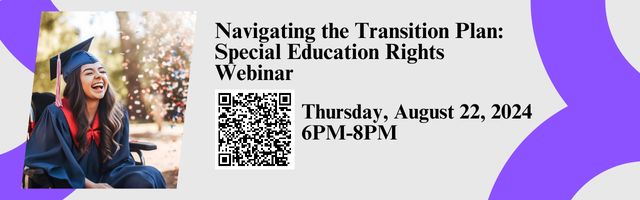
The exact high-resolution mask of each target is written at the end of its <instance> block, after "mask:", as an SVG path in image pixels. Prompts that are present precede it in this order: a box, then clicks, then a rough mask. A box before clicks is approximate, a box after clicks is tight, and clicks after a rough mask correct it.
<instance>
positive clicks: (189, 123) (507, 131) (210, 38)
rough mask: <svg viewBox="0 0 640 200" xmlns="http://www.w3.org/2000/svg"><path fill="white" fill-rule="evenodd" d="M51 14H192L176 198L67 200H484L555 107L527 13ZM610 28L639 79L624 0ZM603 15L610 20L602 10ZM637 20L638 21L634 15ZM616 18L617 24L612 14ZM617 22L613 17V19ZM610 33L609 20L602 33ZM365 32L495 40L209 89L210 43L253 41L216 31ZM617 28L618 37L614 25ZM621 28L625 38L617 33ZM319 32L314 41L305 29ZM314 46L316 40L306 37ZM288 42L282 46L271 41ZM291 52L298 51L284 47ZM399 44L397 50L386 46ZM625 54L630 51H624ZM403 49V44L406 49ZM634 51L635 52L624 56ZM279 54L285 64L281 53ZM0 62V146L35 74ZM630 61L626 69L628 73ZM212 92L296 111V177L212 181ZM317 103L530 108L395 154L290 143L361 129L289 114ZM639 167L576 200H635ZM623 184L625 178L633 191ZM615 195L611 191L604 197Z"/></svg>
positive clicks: (426, 129) (292, 64)
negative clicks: (282, 99) (529, 115)
mask: <svg viewBox="0 0 640 200" xmlns="http://www.w3.org/2000/svg"><path fill="white" fill-rule="evenodd" d="M80 2H81V1H54V4H55V5H56V7H57V8H58V9H60V10H65V11H80V10H82V11H85V10H86V11H94V10H95V11H97V10H109V11H113V10H130V11H140V10H150V11H162V10H167V11H191V10H195V11H198V17H197V26H196V37H195V45H194V48H195V49H194V55H193V62H192V69H191V80H190V81H191V82H190V83H191V84H190V87H189V90H190V94H189V99H188V114H187V115H186V121H185V130H184V131H185V132H184V137H183V149H182V155H181V158H182V160H181V164H180V176H179V183H178V189H176V190H117V191H99V190H79V191H75V192H74V193H73V194H72V195H71V196H69V199H85V198H91V199H112V198H114V197H123V196H124V195H130V196H129V197H131V198H134V197H135V198H141V197H144V198H149V199H151V198H157V199H179V198H185V197H188V198H206V199H227V198H234V199H253V198H269V199H276V198H285V199H301V198H305V199H308V198H310V199H327V198H336V199H354V198H357V199H370V198H373V199H487V198H488V196H489V194H490V191H491V188H492V186H493V183H494V181H495V179H496V178H497V176H498V174H499V173H500V170H501V169H502V166H503V165H504V164H505V162H506V161H507V159H508V158H509V156H510V155H511V153H512V152H513V150H515V148H516V147H517V146H518V145H519V144H520V142H521V141H522V140H523V139H524V138H525V137H526V136H527V135H528V134H529V133H530V132H531V131H532V130H534V129H535V128H536V127H537V126H538V125H539V124H540V123H542V122H543V121H544V120H546V119H547V118H548V117H550V116H551V115H553V114H554V113H556V112H557V111H559V110H560V109H562V108H563V107H565V104H564V102H563V101H562V99H561V98H560V96H559V95H558V94H557V92H556V91H555V89H554V88H553V85H552V84H551V82H550V80H549V78H548V76H547V74H546V72H545V69H544V67H543V65H542V63H541V61H540V57H539V55H538V52H537V49H536V44H535V41H534V36H533V30H532V27H531V15H530V2H529V1H482V2H479V1H447V2H443V1H406V2H405V1H392V2H381V3H373V2H368V1H366V2H346V1H321V2H308V3H304V2H298V1H291V2H273V3H267V2H240V1H220V2H213V1H190V0H182V1H131V0H127V1H124V0H123V1H119V0H109V1H95V2H90V3H88V2H86V1H83V2H82V3H80ZM607 6H608V8H607V9H608V12H609V16H610V19H609V20H610V24H611V26H612V30H613V33H614V37H615V39H616V42H617V43H618V44H621V43H622V44H626V45H624V47H622V46H623V45H620V46H621V50H622V51H623V53H624V54H625V56H627V58H629V57H630V56H631V55H635V58H631V59H629V60H630V62H631V63H632V64H634V65H635V66H636V67H638V64H636V63H637V61H636V60H638V56H637V55H639V54H638V49H637V47H638V45H637V44H638V39H637V38H633V37H632V36H631V35H632V34H633V33H637V28H636V26H631V25H629V24H632V23H634V22H635V20H632V19H638V15H637V13H636V14H634V13H633V10H634V9H633V8H634V7H635V8H638V7H637V5H631V3H629V1H627V2H624V1H616V2H608V3H607ZM612 9H613V11H612ZM635 10H637V9H635ZM612 13H616V14H612ZM617 13H620V14H617ZM612 20H613V21H612ZM362 21H366V22H370V23H371V24H372V25H377V26H403V25H407V24H408V23H409V22H414V23H421V22H427V23H429V24H431V25H434V26H448V27H450V29H451V31H453V30H454V29H453V28H454V23H455V22H476V24H477V25H480V26H501V27H503V28H504V31H503V32H502V34H503V35H504V38H503V39H500V40H473V39H464V40H456V39H448V40H428V39H427V40H421V41H417V40H412V41H405V42H406V43H408V44H416V43H418V42H422V43H423V44H427V45H431V44H433V45H436V46H439V47H444V48H445V49H446V50H445V54H446V58H445V59H444V60H441V61H430V60H421V61H419V62H418V64H415V65H408V64H406V62H404V61H402V60H377V61H376V60H374V61H331V60H329V61H327V60H322V61H289V60H279V61H238V63H239V64H255V65H257V64H263V65H264V66H265V67H266V68H293V69H294V70H295V73H294V74H293V75H294V76H293V81H289V82H241V81H220V80H219V78H218V75H217V71H216V69H215V66H214V64H218V63H221V62H219V61H216V60H214V59H213V58H214V53H215V49H214V46H215V44H217V43H219V42H227V43H229V45H230V46H233V47H241V46H246V47H255V46H257V45H258V42H257V41H256V40H253V39H243V40H219V39H215V31H216V29H215V22H232V23H233V24H234V25H238V26H250V25H252V23H253V22H258V23H259V25H265V26H281V25H282V24H285V23H288V22H293V23H294V24H295V25H300V26H314V27H321V26H322V25H323V24H325V23H328V22H334V24H336V25H339V26H346V27H349V29H350V30H351V32H352V37H350V38H349V39H346V40H323V39H318V40H317V41H316V43H314V45H315V46H325V47H343V46H346V45H350V44H351V43H354V42H356V43H357V44H358V46H360V47H365V46H372V47H379V48H380V49H381V50H383V49H384V48H383V45H384V43H385V42H386V41H383V40H377V39H375V40H358V39H356V38H355V36H353V34H355V29H354V27H353V23H354V22H362ZM625 23H626V26H627V27H624V26H623V25H624V24H625ZM629 28H632V29H636V30H629ZM316 31H319V30H316ZM316 36H319V32H316ZM273 42H280V43H286V42H288V41H284V40H280V41H276V40H274V41H271V42H269V44H272V43H273ZM291 42H300V43H302V42H303V41H302V40H298V41H291ZM393 42H400V41H393ZM629 44H635V45H629ZM410 46H411V45H410ZM634 52H635V53H634ZM283 53H284V52H283ZM0 59H1V60H2V61H3V63H4V64H5V65H6V66H7V67H5V70H7V71H6V72H7V73H5V77H6V78H5V79H2V80H0V81H2V83H3V84H4V85H11V86H15V87H6V88H5V90H6V91H5V94H11V95H12V98H3V100H2V104H3V105H7V106H4V108H3V109H4V112H6V113H24V116H23V117H20V115H19V114H18V115H15V116H14V115H4V116H3V118H2V120H1V122H2V123H3V125H4V126H3V127H5V129H6V132H7V133H19V132H24V126H16V124H24V121H25V119H26V118H27V116H28V115H27V112H28V106H29V104H28V102H29V96H30V95H29V93H30V92H31V84H32V83H33V74H32V73H31V72H30V71H28V70H27V69H26V68H24V67H18V66H21V64H20V63H19V62H18V61H17V60H16V59H15V58H14V57H13V56H12V55H11V54H10V53H9V52H8V51H7V50H6V48H5V47H4V46H3V47H2V48H0ZM634 62H635V63H634ZM215 89H293V90H295V94H296V95H295V101H296V106H297V107H296V146H295V150H296V168H295V170H283V171H228V170H225V171H220V170H218V171H214V170H213V166H214V164H215V162H216V158H215V157H213V149H212V148H214V146H213V145H212V144H213V143H214V140H215V138H216V136H215V129H214V127H212V124H214V121H215V116H214V115H213V112H214V110H213V106H212V105H213V102H214V101H215V100H216V97H215V96H214V92H213V91H214V90H215ZM303 103H318V104H321V105H323V106H327V107H353V106H355V104H357V103H361V104H363V106H368V107H380V108H384V111H383V112H384V114H387V115H389V116H390V117H391V116H393V115H394V114H395V111H396V110H395V109H397V107H398V105H399V104H403V105H404V106H405V107H445V106H446V107H448V106H449V105H453V106H454V108H456V110H457V112H456V113H457V114H456V117H458V116H459V115H460V113H461V112H460V111H461V109H460V108H459V105H460V104H462V103H467V104H473V103H476V104H479V105H480V106H481V112H482V114H484V115H486V116H490V115H491V114H492V112H491V111H492V109H491V108H490V106H491V105H492V104H494V103H498V104H503V103H510V104H514V103H519V104H532V105H533V110H532V111H533V119H531V120H498V121H495V120H493V121H492V120H487V121H485V122H484V123H480V122H476V121H465V120H458V119H455V120H446V121H445V120H440V121H435V120H434V121H431V122H429V123H428V124H421V123H418V122H417V121H413V120H406V121H393V120H390V121H389V122H387V123H385V124H386V125H389V124H398V138H399V140H398V141H353V140H349V141H305V140H303V139H302V138H301V137H300V132H301V130H302V128H303V127H304V126H306V125H308V124H324V123H327V124H335V125H338V124H347V125H352V124H366V123H369V122H365V121H354V120H349V121H329V120H325V121H323V120H304V119H303V116H304V115H303V114H304V113H303V112H302V109H301V108H300V105H301V104H303ZM5 136H6V138H5V139H4V140H0V152H5V151H8V150H10V149H12V148H13V147H15V146H17V145H19V144H20V143H22V142H24V136H23V135H21V134H5ZM638 170H640V164H638V163H631V164H627V165H623V166H619V167H616V168H614V169H612V170H609V171H607V172H605V173H603V174H601V175H600V176H598V177H596V178H594V179H593V180H592V181H591V182H590V183H588V184H587V185H586V186H585V187H584V188H583V190H581V191H580V192H579V193H578V195H577V196H576V199H578V198H579V199H590V198H596V197H598V195H600V196H599V197H610V196H611V195H612V194H616V195H620V196H619V197H624V198H632V199H633V198H636V199H637V198H639V197H640V194H639V193H638V192H633V191H637V190H634V189H633V188H638V187H639V186H640V182H638V181H637V180H638V177H640V175H638ZM634 177H635V178H634ZM616 186H619V187H616Z"/></svg>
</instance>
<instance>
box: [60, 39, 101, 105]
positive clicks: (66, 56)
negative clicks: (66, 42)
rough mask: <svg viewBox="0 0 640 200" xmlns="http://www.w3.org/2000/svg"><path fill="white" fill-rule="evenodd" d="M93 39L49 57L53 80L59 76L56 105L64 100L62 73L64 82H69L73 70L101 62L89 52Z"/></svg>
mask: <svg viewBox="0 0 640 200" xmlns="http://www.w3.org/2000/svg"><path fill="white" fill-rule="evenodd" d="M92 41H93V37H91V38H89V39H87V40H85V41H83V42H81V43H80V44H77V45H76V46H73V47H71V48H70V49H67V50H66V51H64V52H62V53H58V55H57V56H54V57H52V58H51V59H49V67H50V69H51V70H50V74H51V80H53V79H55V78H58V80H57V81H56V101H55V104H56V106H58V107H62V101H61V99H60V98H61V97H60V78H59V77H60V75H63V76H64V82H67V78H69V75H71V72H73V71H74V70H76V69H77V68H78V67H80V66H82V65H86V64H91V63H96V62H99V60H98V58H96V57H95V56H94V55H93V54H91V53H89V52H87V51H89V47H91V42H92Z"/></svg>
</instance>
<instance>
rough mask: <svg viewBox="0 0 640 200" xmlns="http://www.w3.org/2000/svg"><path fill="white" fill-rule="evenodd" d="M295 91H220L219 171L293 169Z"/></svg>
mask: <svg viewBox="0 0 640 200" xmlns="http://www.w3.org/2000/svg"><path fill="white" fill-rule="evenodd" d="M292 94H293V91H248V92H247V91H217V92H216V95H217V97H218V101H217V104H216V110H217V113H216V114H217V115H218V116H217V125H218V126H217V128H218V129H217V133H218V134H217V135H218V138H217V139H218V141H217V145H218V146H217V152H216V153H217V156H218V164H217V166H216V168H222V169H223V168H257V169H261V168H283V169H293V161H294V160H293V159H294V156H293V142H294V135H293V133H294V131H295V130H294V129H293V119H294V118H293V114H294V106H293V98H292Z"/></svg>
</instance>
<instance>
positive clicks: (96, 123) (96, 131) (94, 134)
mask: <svg viewBox="0 0 640 200" xmlns="http://www.w3.org/2000/svg"><path fill="white" fill-rule="evenodd" d="M60 109H62V112H63V113H64V117H65V118H67V123H68V124H69V129H70V131H71V136H72V137H73V143H74V144H75V145H76V147H78V148H80V143H78V140H77V138H76V136H77V135H78V124H77V123H76V119H75V118H74V117H73V113H72V112H71V106H69V100H68V99H67V98H63V99H62V107H61V108H60ZM91 138H93V141H95V142H96V146H99V145H100V120H98V113H97V112H96V117H95V119H93V125H92V126H90V127H89V129H88V130H87V148H89V144H91Z"/></svg>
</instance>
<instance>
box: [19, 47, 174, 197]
mask: <svg viewBox="0 0 640 200" xmlns="http://www.w3.org/2000/svg"><path fill="white" fill-rule="evenodd" d="M92 39H93V38H90V39H88V40H86V41H84V42H82V43H80V44H78V45H76V46H74V47H72V48H71V49H69V50H67V51H65V52H63V53H62V54H59V55H58V56H55V57H53V58H51V72H52V73H51V77H52V79H54V78H58V81H57V82H58V84H57V86H56V102H55V103H53V104H51V105H49V106H48V107H47V108H46V109H45V110H44V111H43V113H42V115H41V117H40V119H38V120H37V123H36V125H35V127H34V129H33V132H32V133H31V136H30V139H29V142H27V149H26V154H25V165H27V166H29V167H36V168H43V169H44V170H45V171H47V173H48V174H49V176H51V177H52V178H53V184H54V185H56V186H57V187H72V188H165V187H166V185H165V180H164V178H163V177H162V174H161V173H160V172H159V171H158V170H157V169H156V168H154V167H151V166H139V165H138V166H136V165H135V164H134V160H133V158H132V157H131V154H130V153H129V119H128V118H129V117H128V114H127V112H126V110H125V109H124V108H123V107H122V106H121V105H120V104H119V103H118V102H117V101H116V97H115V92H114V88H113V87H112V86H111V84H110V83H109V78H108V76H107V71H106V69H105V67H104V66H103V65H102V64H101V63H100V62H99V61H98V59H97V58H96V57H95V56H93V55H92V54H91V53H89V52H87V50H88V49H89V46H90V45H91V41H92ZM56 62H57V65H56V64H55V63H56ZM54 66H57V67H54ZM61 73H62V74H61ZM60 75H63V77H64V80H65V82H67V85H66V87H65V89H64V93H63V96H64V98H62V99H61V98H60Z"/></svg>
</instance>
